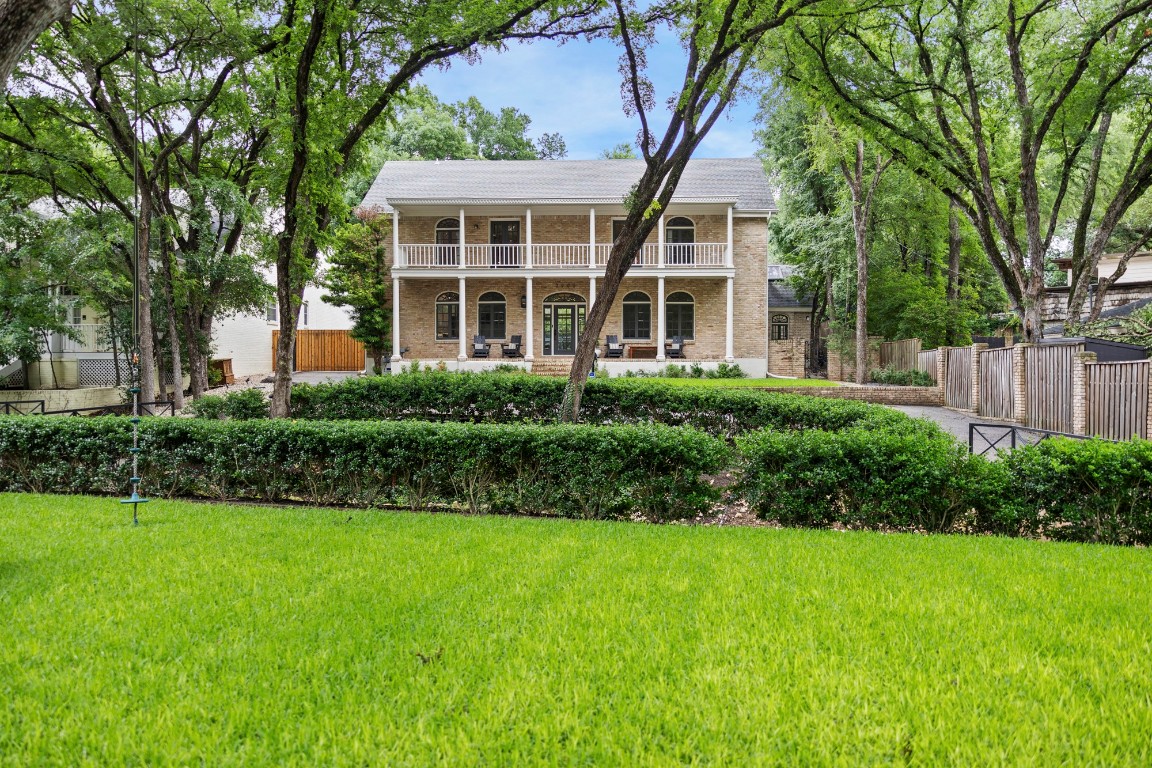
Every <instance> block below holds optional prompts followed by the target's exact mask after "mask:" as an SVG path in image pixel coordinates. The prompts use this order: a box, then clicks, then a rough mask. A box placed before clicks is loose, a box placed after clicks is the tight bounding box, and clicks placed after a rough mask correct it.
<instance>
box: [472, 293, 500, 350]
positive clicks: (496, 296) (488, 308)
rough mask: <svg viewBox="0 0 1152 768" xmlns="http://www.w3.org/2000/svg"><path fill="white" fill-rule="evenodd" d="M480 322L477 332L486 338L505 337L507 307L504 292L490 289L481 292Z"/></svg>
mask: <svg viewBox="0 0 1152 768" xmlns="http://www.w3.org/2000/svg"><path fill="white" fill-rule="evenodd" d="M479 305H480V306H479V310H480V311H479V318H478V320H479V322H478V323H477V325H476V332H477V333H479V334H480V335H481V336H483V337H484V338H485V339H503V338H505V335H504V334H505V333H506V324H505V322H504V315H505V308H506V306H507V305H506V304H505V303H504V294H502V293H497V292H496V291H488V292H487V293H482V294H480V302H479Z"/></svg>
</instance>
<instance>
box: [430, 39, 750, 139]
mask: <svg viewBox="0 0 1152 768" xmlns="http://www.w3.org/2000/svg"><path fill="white" fill-rule="evenodd" d="M658 39H659V43H658V44H657V45H656V46H654V48H653V49H652V50H651V51H649V53H648V65H649V66H648V74H649V77H650V78H651V79H652V82H653V85H654V86H655V88H656V101H657V104H658V105H660V110H659V114H658V116H657V117H656V119H653V121H652V124H653V129H654V131H657V132H658V135H662V134H663V130H664V127H665V126H666V124H667V112H666V111H665V110H664V109H663V106H662V105H663V104H664V103H665V102H667V100H668V97H669V96H671V95H672V92H673V89H674V88H675V87H676V85H677V84H678V83H679V79H680V77H681V76H682V75H683V72H684V52H683V50H682V49H681V48H680V45H679V43H678V42H677V41H676V40H675V38H674V37H673V36H672V35H671V33H669V32H664V33H662V34H660V35H659V38H658ZM618 63H619V48H618V47H617V46H616V44H615V43H614V42H613V41H611V40H596V41H593V42H591V43H586V42H584V41H574V42H570V43H567V44H565V45H556V44H554V43H550V42H543V43H534V44H532V45H512V46H510V47H509V48H508V50H507V51H504V52H502V53H489V54H487V55H486V56H485V57H484V59H483V61H481V62H480V63H479V64H476V65H473V66H469V65H467V64H465V63H463V62H460V61H457V62H456V63H455V64H453V65H452V67H451V68H450V69H447V70H431V71H429V72H428V73H426V74H425V75H424V76H423V77H422V78H421V80H422V81H423V82H424V83H425V84H427V85H428V87H429V88H431V89H432V92H433V93H434V94H436V96H437V97H438V98H439V99H440V100H441V101H449V102H451V101H459V100H462V99H466V98H468V97H469V96H475V97H477V98H478V99H480V101H481V102H482V103H483V104H484V106H486V107H488V108H489V109H491V110H493V111H495V110H497V109H499V108H501V107H516V108H517V109H519V110H520V111H521V112H524V113H525V114H527V115H528V116H529V117H531V118H532V126H531V129H530V134H531V135H532V136H533V137H534V138H535V137H538V136H539V135H540V134H542V133H560V134H561V135H562V136H563V137H564V141H565V142H566V143H567V145H568V157H569V159H573V160H580V159H587V158H594V157H597V156H598V155H599V154H600V152H601V151H602V150H604V149H608V148H609V147H613V146H615V145H616V144H619V143H620V142H630V143H631V142H634V141H635V138H636V132H637V131H638V130H639V126H640V124H639V121H638V120H637V119H636V118H635V117H625V115H624V110H623V108H622V107H621V102H620V73H619V72H618V71H617V67H618ZM755 114H756V103H755V98H754V97H753V96H750V95H744V96H742V97H741V98H740V99H739V100H738V101H737V102H735V103H734V104H733V105H732V106H731V107H729V109H728V113H727V114H726V115H724V116H723V117H721V118H720V120H719V121H717V123H716V125H715V126H713V128H712V130H711V132H710V133H709V134H708V136H707V138H705V140H704V142H703V143H702V144H701V146H700V148H699V149H698V150H697V151H696V156H697V157H748V156H750V155H752V154H754V153H755V151H756V145H755V143H754V141H753V137H752V132H753V130H754V129H755V125H754V124H753V118H754V116H755Z"/></svg>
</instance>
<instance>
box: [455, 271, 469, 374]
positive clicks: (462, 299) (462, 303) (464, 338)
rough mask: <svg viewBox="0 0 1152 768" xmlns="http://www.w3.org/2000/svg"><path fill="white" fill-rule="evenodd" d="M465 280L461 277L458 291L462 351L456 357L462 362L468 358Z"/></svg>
mask: <svg viewBox="0 0 1152 768" xmlns="http://www.w3.org/2000/svg"><path fill="white" fill-rule="evenodd" d="M464 280H465V279H464V278H463V277H461V278H460V290H459V291H457V293H459V294H460V312H459V315H458V317H459V318H460V334H459V335H460V352H459V354H457V355H456V359H457V360H459V361H460V362H464V361H465V360H467V359H468V347H467V343H468V312H467V311H466V310H465V307H467V306H468V299H467V296H466V294H465V293H464V291H465V290H466V289H465V285H464Z"/></svg>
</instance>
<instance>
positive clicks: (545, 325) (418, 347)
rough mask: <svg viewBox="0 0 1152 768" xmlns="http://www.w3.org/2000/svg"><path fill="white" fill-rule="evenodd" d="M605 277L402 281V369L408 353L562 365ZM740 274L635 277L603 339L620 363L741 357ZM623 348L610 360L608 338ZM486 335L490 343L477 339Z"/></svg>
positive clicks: (396, 334)
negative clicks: (736, 323) (737, 352)
mask: <svg viewBox="0 0 1152 768" xmlns="http://www.w3.org/2000/svg"><path fill="white" fill-rule="evenodd" d="M602 282H603V281H602V278H600V279H598V278H594V277H593V278H571V277H567V278H562V277H538V276H531V275H530V276H523V277H522V276H512V275H507V274H501V275H497V276H491V277H488V276H485V277H463V276H461V277H458V278H455V279H452V278H448V279H445V278H444V277H440V276H437V277H435V278H398V279H396V280H394V281H393V302H394V312H393V326H392V333H393V350H395V354H393V356H392V363H393V366H392V367H393V369H394V370H396V369H398V368H399V367H400V365H399V364H401V363H402V362H404V361H411V360H419V361H423V362H429V361H436V362H438V363H439V362H450V361H451V362H456V363H459V364H465V363H467V364H475V365H469V366H463V367H465V368H467V367H491V366H492V365H493V364H495V363H501V362H509V363H517V362H522V363H524V364H532V363H534V362H537V361H539V362H540V363H541V365H540V366H539V367H544V365H543V364H544V363H546V362H547V361H555V362H557V363H559V364H561V365H563V364H565V361H566V359H570V358H571V356H572V355H573V354H574V353H575V351H576V346H577V344H578V343H579V341H580V338H581V336H582V335H583V334H584V333H585V326H586V321H587V315H588V311H589V310H590V308H591V307H592V305H593V303H594V302H595V301H596V297H597V293H598V289H599V287H600V284H602ZM733 301H734V296H733V280H732V278H731V277H708V278H705V277H699V278H696V277H693V278H686V277H665V276H655V277H648V276H638V277H635V278H633V277H629V278H626V279H625V281H624V284H623V285H622V287H621V289H620V291H619V292H618V294H617V296H616V298H615V300H614V301H613V304H612V307H611V309H610V311H609V315H608V320H607V321H606V323H605V325H604V329H603V331H602V335H601V337H600V338H599V339H598V343H597V346H598V348H599V349H600V350H601V360H602V361H603V362H606V363H612V364H613V365H614V366H615V365H622V364H627V365H631V364H633V363H644V362H645V361H647V362H648V363H655V364H663V363H665V362H666V361H667V360H669V359H670V358H671V356H672V355H675V351H674V350H673V349H670V348H669V345H671V344H673V342H674V341H675V342H677V343H678V344H679V347H678V349H679V351H680V353H681V354H682V355H683V357H682V358H680V357H678V356H677V357H676V359H678V360H679V359H684V360H690V361H711V362H720V361H726V362H729V363H731V362H734V360H735V358H734V355H733V345H734V339H733V318H734V311H733V309H734V307H733ZM608 336H613V337H615V339H616V341H617V342H618V343H619V344H620V346H621V352H620V355H619V357H618V358H615V359H612V360H609V359H608V358H607V355H606V352H607V349H606V338H607V337H608ZM476 337H483V341H482V344H483V345H485V346H484V347H477V343H478V340H477V338H476Z"/></svg>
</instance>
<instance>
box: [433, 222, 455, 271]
mask: <svg viewBox="0 0 1152 768" xmlns="http://www.w3.org/2000/svg"><path fill="white" fill-rule="evenodd" d="M436 263H437V264H438V265H440V266H450V265H454V264H458V263H460V220H459V219H440V221H438V222H436Z"/></svg>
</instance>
